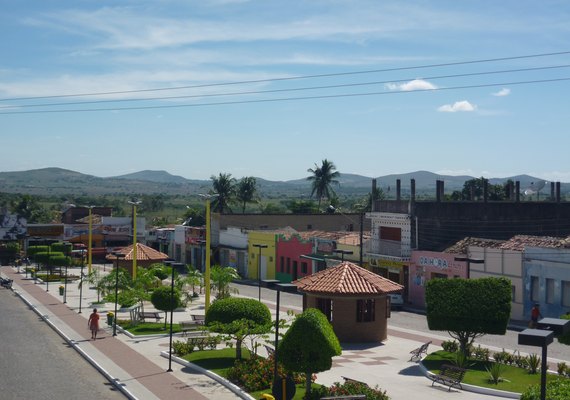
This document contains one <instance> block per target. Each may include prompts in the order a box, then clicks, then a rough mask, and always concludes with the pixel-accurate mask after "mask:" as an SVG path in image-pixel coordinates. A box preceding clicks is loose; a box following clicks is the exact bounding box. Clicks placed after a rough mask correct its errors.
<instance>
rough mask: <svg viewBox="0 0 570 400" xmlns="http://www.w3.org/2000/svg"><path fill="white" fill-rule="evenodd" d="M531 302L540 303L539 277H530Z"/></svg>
mask: <svg viewBox="0 0 570 400" xmlns="http://www.w3.org/2000/svg"><path fill="white" fill-rule="evenodd" d="M530 300H531V301H534V302H539V301H540V286H539V281H538V276H531V277H530Z"/></svg>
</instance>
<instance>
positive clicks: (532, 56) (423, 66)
mask: <svg viewBox="0 0 570 400" xmlns="http://www.w3.org/2000/svg"><path fill="white" fill-rule="evenodd" d="M566 54H570V51H560V52H552V53H539V54H528V55H521V56H511V57H500V58H487V59H479V60H469V61H458V62H451V63H439V64H425V65H416V66H408V67H396V68H384V69H372V70H364V71H351V72H336V73H330V74H315V75H300V76H291V77H280V78H267V79H252V80H244V81H235V82H223V83H208V84H201V85H187V86H174V87H162V88H155V89H137V90H123V91H107V92H92V93H74V94H60V95H48V96H32V97H13V98H4V99H0V102H4V101H19V100H38V99H53V98H63V97H86V96H104V95H113V94H128V93H144V92H157V91H166V90H181V89H194V88H205V87H216V86H230V85H242V84H251V83H267V82H279V81H291V80H301V79H315V78H327V77H335V76H350V75H363V74H372V73H380V72H395V71H406V70H408V71H409V70H416V69H426V68H441V67H451V66H457V65H469V64H481V63H489V62H497V61H509V60H521V59H528V58H539V57H551V56H559V55H566Z"/></svg>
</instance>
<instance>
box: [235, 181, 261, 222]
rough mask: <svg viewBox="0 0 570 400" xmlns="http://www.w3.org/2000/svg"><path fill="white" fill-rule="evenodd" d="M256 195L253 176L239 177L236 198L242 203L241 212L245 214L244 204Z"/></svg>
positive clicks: (255, 183)
mask: <svg viewBox="0 0 570 400" xmlns="http://www.w3.org/2000/svg"><path fill="white" fill-rule="evenodd" d="M256 197H257V181H256V180H255V178H254V177H253V176H246V177H244V178H241V180H240V181H239V183H238V184H237V189H236V199H237V200H238V201H239V202H240V203H241V204H242V207H241V213H242V214H245V206H246V204H247V203H251V202H252V201H254V200H255V198H256Z"/></svg>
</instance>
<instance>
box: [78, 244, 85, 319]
mask: <svg viewBox="0 0 570 400" xmlns="http://www.w3.org/2000/svg"><path fill="white" fill-rule="evenodd" d="M83 268H85V249H81V272H80V273H79V277H80V280H81V285H80V286H79V312H78V314H81V300H82V299H83Z"/></svg>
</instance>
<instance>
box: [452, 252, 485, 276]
mask: <svg viewBox="0 0 570 400" xmlns="http://www.w3.org/2000/svg"><path fill="white" fill-rule="evenodd" d="M454 260H455V261H466V262H467V279H469V278H470V277H471V263H473V264H484V263H485V260H484V259H482V258H471V257H469V256H468V255H465V256H457V257H454Z"/></svg>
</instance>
